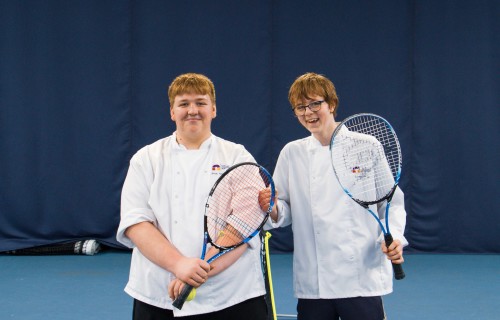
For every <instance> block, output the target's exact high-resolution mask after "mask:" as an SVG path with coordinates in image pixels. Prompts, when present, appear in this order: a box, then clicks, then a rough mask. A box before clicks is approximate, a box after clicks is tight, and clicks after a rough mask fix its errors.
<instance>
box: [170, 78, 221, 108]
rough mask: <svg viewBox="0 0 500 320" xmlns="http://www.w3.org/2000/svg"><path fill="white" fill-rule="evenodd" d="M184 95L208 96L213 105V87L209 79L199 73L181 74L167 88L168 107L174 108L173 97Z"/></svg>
mask: <svg viewBox="0 0 500 320" xmlns="http://www.w3.org/2000/svg"><path fill="white" fill-rule="evenodd" d="M185 93H195V94H202V95H205V94H208V96H209V97H210V99H211V100H212V103H214V104H215V87H214V84H213V82H212V80H210V79H209V78H207V77H206V76H204V75H202V74H199V73H185V74H181V75H180V76H178V77H177V78H175V79H174V81H172V83H171V84H170V86H169V87H168V99H169V101H170V107H173V106H174V100H175V97H176V96H178V95H181V94H185Z"/></svg>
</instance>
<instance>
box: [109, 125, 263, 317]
mask: <svg viewBox="0 0 500 320" xmlns="http://www.w3.org/2000/svg"><path fill="white" fill-rule="evenodd" d="M245 161H254V159H253V157H252V156H251V155H250V153H249V152H248V151H247V150H246V149H245V148H244V147H243V146H242V145H239V144H235V143H232V142H229V141H226V140H223V139H221V138H218V137H216V136H214V135H212V136H211V137H210V138H209V139H207V141H205V142H204V143H203V144H202V146H201V147H200V149H199V150H187V149H185V147H183V146H182V145H179V144H178V143H177V142H176V136H175V133H174V134H173V135H171V136H169V137H167V138H164V139H161V140H158V141H156V142H155V143H153V144H151V145H148V146H146V147H144V148H142V149H141V150H139V151H138V152H137V153H136V154H135V155H134V156H133V157H132V159H131V161H130V167H129V170H128V173H127V177H126V179H125V183H124V186H123V190H122V201H121V221H120V225H119V227H118V232H117V240H118V241H119V242H121V243H122V244H124V245H125V246H127V247H130V248H133V252H132V262H131V267H130V276H129V281H128V283H127V285H126V287H125V291H126V292H127V293H128V294H129V295H130V296H132V297H133V298H135V299H138V300H140V301H142V302H145V303H147V304H150V305H153V306H157V307H160V308H164V309H173V310H174V315H175V316H186V315H192V314H200V313H208V312H213V311H217V310H221V309H224V308H227V307H229V306H232V305H235V304H237V303H240V302H242V301H245V300H247V299H250V298H253V297H257V296H261V295H264V294H265V284H264V279H263V276H262V269H261V263H260V242H259V241H260V240H259V238H258V237H255V238H254V239H252V240H251V241H250V242H249V247H248V249H247V250H245V252H244V253H243V255H242V256H241V257H240V258H239V259H238V260H237V261H236V262H235V263H234V264H233V265H231V266H230V267H229V268H227V269H226V270H224V271H223V272H221V273H220V274H218V275H216V276H213V277H210V278H209V280H208V281H207V282H206V283H204V284H203V285H202V286H201V287H199V288H198V289H197V292H196V298H195V299H194V300H192V301H189V302H186V303H185V304H184V306H183V308H182V310H177V309H176V308H173V307H172V300H171V299H170V298H169V296H168V290H167V288H168V284H169V283H170V281H171V280H172V279H174V276H173V275H172V274H171V273H169V272H168V271H166V270H164V269H162V268H160V267H159V266H157V265H156V264H154V263H152V262H151V261H149V260H148V259H147V258H146V257H144V256H143V255H142V254H141V252H140V251H139V250H138V249H137V248H136V247H135V246H134V244H133V243H132V242H131V241H130V239H129V238H127V237H126V236H125V234H124V232H125V230H126V229H127V228H128V227H130V226H132V225H134V224H137V223H140V222H144V221H149V222H152V223H153V224H154V225H155V226H156V227H157V228H158V229H159V230H160V231H161V232H162V233H163V234H164V235H165V237H166V238H167V239H169V241H170V242H171V243H172V244H173V245H174V246H175V247H176V248H177V249H178V250H179V251H180V252H181V253H182V254H183V255H185V256H189V257H200V255H201V250H202V244H203V216H204V213H205V203H206V200H207V197H208V193H209V191H210V189H211V187H212V185H213V184H214V183H215V181H216V180H217V178H218V177H219V176H220V175H221V174H222V173H223V172H225V171H226V169H227V168H229V167H230V166H231V165H233V164H236V163H240V162H245Z"/></svg>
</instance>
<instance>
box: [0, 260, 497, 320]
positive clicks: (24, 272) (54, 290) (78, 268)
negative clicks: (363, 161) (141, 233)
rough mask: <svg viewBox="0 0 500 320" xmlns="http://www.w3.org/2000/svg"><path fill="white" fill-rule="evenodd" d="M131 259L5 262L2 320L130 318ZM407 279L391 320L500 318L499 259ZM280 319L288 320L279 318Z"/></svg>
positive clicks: (285, 305) (428, 267)
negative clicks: (127, 286)
mask: <svg viewBox="0 0 500 320" xmlns="http://www.w3.org/2000/svg"><path fill="white" fill-rule="evenodd" d="M129 263H130V253H128V252H120V251H108V252H102V253H99V254H97V255H95V256H7V255H0V319H2V320H3V319H22V320H31V319H37V320H38V319H50V320H72V319H74V320H93V319H96V320H115V319H116V320H123V319H130V318H131V317H130V315H131V309H132V308H131V299H130V298H129V297H128V296H127V295H126V294H125V293H124V292H123V287H124V285H125V283H126V281H127V277H128V268H129ZM291 263H292V256H291V255H290V254H274V255H272V256H271V265H272V276H273V281H274V292H275V300H276V307H277V313H278V314H282V315H295V313H296V312H295V303H296V300H295V298H294V297H293V293H292V268H291ZM405 271H406V275H407V276H406V279H404V280H401V281H396V282H395V288H394V293H393V294H391V295H389V296H387V297H385V299H384V302H385V307H386V311H387V314H388V318H389V319H391V320H414V319H415V320H417V319H418V320H422V319H428V320H432V319H439V320H452V319H453V320H456V319H500V316H498V311H497V310H498V308H497V306H498V305H499V303H500V255H430V254H422V255H416V254H414V255H409V254H408V255H406V263H405ZM279 319H287V318H286V317H280V318H279Z"/></svg>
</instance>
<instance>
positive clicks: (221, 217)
mask: <svg viewBox="0 0 500 320" xmlns="http://www.w3.org/2000/svg"><path fill="white" fill-rule="evenodd" d="M267 187H269V188H270V190H271V200H270V203H269V207H268V209H267V211H266V212H263V211H262V209H261V207H260V205H259V201H258V195H259V192H260V191H261V190H262V189H265V188H267ZM275 193H276V191H275V188H274V182H273V179H272V177H271V175H270V174H269V172H268V171H267V170H266V169H265V168H264V167H262V166H260V165H258V164H256V163H252V162H243V163H239V164H236V165H234V166H232V167H230V168H229V169H227V170H226V172H224V173H223V174H222V175H221V176H220V177H219V179H217V181H216V182H215V184H214V186H213V187H212V189H211V190H210V193H209V195H208V199H207V203H206V205H205V216H204V221H205V222H204V241H203V249H202V253H201V259H205V254H206V251H207V245H208V243H210V244H211V245H212V246H213V247H215V248H217V249H218V250H219V252H218V253H217V254H215V255H214V256H212V257H210V258H209V259H208V260H207V262H208V263H211V262H212V261H214V260H215V259H217V258H219V257H220V256H222V255H224V254H226V253H228V252H230V251H232V250H234V249H235V248H237V247H238V246H240V245H242V244H244V243H247V242H248V241H250V240H251V239H252V238H253V237H254V236H255V235H257V234H258V233H259V231H260V230H261V229H262V227H263V226H264V224H265V222H266V220H267V219H268V217H269V214H270V213H271V210H272V209H273V206H274V196H275ZM192 290H193V287H192V286H190V285H188V284H186V285H184V288H183V289H182V291H181V293H180V294H179V296H178V297H177V299H175V301H174V302H173V304H172V305H173V306H174V307H176V308H177V309H179V310H180V309H182V306H183V305H184V302H185V301H186V299H187V297H188V296H189V294H190V293H191V291H192Z"/></svg>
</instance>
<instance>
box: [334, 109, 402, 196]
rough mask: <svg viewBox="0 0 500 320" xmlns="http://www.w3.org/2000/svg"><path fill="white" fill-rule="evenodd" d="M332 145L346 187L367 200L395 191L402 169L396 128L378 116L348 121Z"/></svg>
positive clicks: (339, 174)
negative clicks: (394, 130)
mask: <svg viewBox="0 0 500 320" xmlns="http://www.w3.org/2000/svg"><path fill="white" fill-rule="evenodd" d="M344 126H345V127H346V128H347V129H348V131H347V130H344V131H343V132H339V134H338V135H337V137H336V138H335V142H334V143H333V144H332V151H331V152H332V154H331V155H332V164H333V167H334V170H335V174H336V175H337V177H338V179H339V181H340V183H341V185H342V187H343V188H344V189H348V190H349V192H350V193H351V195H352V196H353V198H355V199H357V200H361V201H364V202H371V201H377V200H380V199H383V198H384V197H386V196H387V195H388V194H389V193H390V192H391V190H392V188H393V186H394V182H395V180H396V179H398V175H399V172H400V168H401V155H400V149H399V142H398V140H397V137H396V136H395V134H394V133H393V130H392V129H391V128H390V127H389V126H388V125H387V124H386V123H385V122H384V121H382V120H380V119H379V118H375V117H370V116H364V117H356V118H353V119H351V121H347V122H345V123H344Z"/></svg>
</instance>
